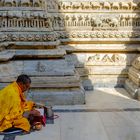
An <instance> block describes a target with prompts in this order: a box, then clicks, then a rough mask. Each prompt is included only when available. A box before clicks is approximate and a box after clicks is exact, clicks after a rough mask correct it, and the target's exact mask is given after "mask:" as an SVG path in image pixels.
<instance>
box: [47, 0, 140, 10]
mask: <svg viewBox="0 0 140 140" xmlns="http://www.w3.org/2000/svg"><path fill="white" fill-rule="evenodd" d="M139 5H140V2H133V1H125V2H122V1H115V2H113V1H91V0H90V1H63V0H62V1H60V0H59V1H57V0H54V1H52V0H49V1H48V10H49V11H51V12H53V11H54V10H57V11H58V10H59V11H62V12H66V11H89V10H90V11H102V10H104V12H106V11H110V12H111V11H115V12H117V11H125V12H126V11H137V10H140V7H139Z"/></svg>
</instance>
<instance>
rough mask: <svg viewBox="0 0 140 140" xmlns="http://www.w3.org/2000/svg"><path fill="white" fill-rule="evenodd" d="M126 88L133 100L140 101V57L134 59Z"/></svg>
mask: <svg viewBox="0 0 140 140" xmlns="http://www.w3.org/2000/svg"><path fill="white" fill-rule="evenodd" d="M125 88H126V90H127V91H128V92H129V93H130V95H131V96H132V97H133V98H135V99H138V100H140V92H139V91H140V56H137V57H136V58H135V59H134V61H133V62H132V66H131V67H130V68H129V72H128V79H127V80H126V82H125Z"/></svg>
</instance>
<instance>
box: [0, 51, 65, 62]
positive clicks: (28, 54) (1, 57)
mask: <svg viewBox="0 0 140 140" xmlns="http://www.w3.org/2000/svg"><path fill="white" fill-rule="evenodd" d="M65 54H66V52H65V50H63V49H59V48H58V49H57V48H56V49H47V50H46V49H45V50H43V49H42V50H41V49H38V50H37V49H34V50H33V49H22V50H21V49H17V50H4V51H2V52H0V61H8V60H9V59H12V58H13V57H19V58H22V59H23V58H62V57H63V56H64V55H65Z"/></svg>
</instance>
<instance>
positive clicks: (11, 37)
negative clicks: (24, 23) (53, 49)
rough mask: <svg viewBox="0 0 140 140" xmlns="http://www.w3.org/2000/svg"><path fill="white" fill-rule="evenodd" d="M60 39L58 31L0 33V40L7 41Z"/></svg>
mask: <svg viewBox="0 0 140 140" xmlns="http://www.w3.org/2000/svg"><path fill="white" fill-rule="evenodd" d="M57 39H58V36H57V34H56V33H53V32H51V33H49V32H48V33H44V34H37V33H32V34H31V33H18V34H14V33H11V34H10V33H8V34H6V33H5V34H2V33H1V34H0V42H5V41H22V42H26V41H35V42H36V41H43V42H44V41H47V42H48V41H56V40H57Z"/></svg>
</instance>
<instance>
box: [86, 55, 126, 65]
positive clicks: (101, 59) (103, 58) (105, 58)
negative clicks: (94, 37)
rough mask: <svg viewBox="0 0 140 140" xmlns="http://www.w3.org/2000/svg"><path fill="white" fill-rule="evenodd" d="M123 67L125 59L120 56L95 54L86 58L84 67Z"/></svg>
mask: <svg viewBox="0 0 140 140" xmlns="http://www.w3.org/2000/svg"><path fill="white" fill-rule="evenodd" d="M99 63H100V65H125V64H126V57H125V56H123V55H120V54H95V55H93V56H88V57H87V61H86V65H90V64H95V65H98V64H99Z"/></svg>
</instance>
